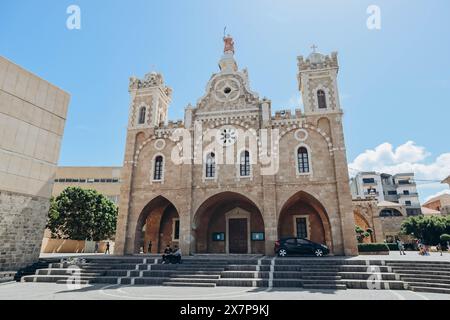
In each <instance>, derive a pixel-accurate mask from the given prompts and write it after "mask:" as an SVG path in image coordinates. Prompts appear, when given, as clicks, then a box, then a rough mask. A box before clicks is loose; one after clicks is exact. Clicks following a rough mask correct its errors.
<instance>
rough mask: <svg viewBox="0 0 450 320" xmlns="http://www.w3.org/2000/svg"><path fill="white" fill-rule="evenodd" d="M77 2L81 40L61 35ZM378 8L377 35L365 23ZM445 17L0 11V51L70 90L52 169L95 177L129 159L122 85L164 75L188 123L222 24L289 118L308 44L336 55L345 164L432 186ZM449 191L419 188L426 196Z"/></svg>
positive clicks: (62, 7) (328, 8)
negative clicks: (96, 171) (408, 173)
mask: <svg viewBox="0 0 450 320" xmlns="http://www.w3.org/2000/svg"><path fill="white" fill-rule="evenodd" d="M71 4H75V5H78V6H79V7H80V8H81V30H68V29H67V28H66V19H67V17H68V14H66V9H67V7H68V6H69V5H71ZM372 4H374V5H378V6H379V7H380V9H381V30H369V29H368V28H367V26H366V20H367V18H368V17H369V15H368V14H367V12H366V10H367V7H368V6H369V5H372ZM449 13H450V2H449V1H448V0H440V1H439V0H430V1H424V0H415V1H410V0H383V1H382V0H370V1H365V0H353V1H352V0H348V1H337V0H322V1H321V0H310V1H301V0H281V1H267V0H244V1H242V0H241V1H238V0H236V1H233V0H227V1H211V0H209V1H207V0H189V1H181V0H180V1H175V0H166V1H149V0H129V1H112V0H110V1H106V0H78V1H76V0H71V1H65V0H58V1H54V0H41V1H34V0H19V1H12V0H3V1H1V4H0V39H1V41H0V54H1V55H3V56H5V57H7V58H8V59H10V60H12V61H14V62H16V63H18V64H19V65H21V66H23V67H24V68H26V69H28V70H30V71H32V72H34V73H36V74H37V75H39V76H41V77H43V78H45V79H46V80H48V81H50V82H52V83H54V84H55V85H57V86H59V87H61V88H63V89H65V90H67V91H68V92H70V94H71V96H72V99H71V103H70V107H69V113H68V119H67V122H66V130H65V134H64V140H63V145H62V150H61V157H60V165H92V166H95V165H121V163H122V161H123V151H124V143H125V136H126V124H127V116H128V104H129V96H128V90H127V89H128V78H129V77H130V76H132V75H136V76H139V77H142V76H144V74H145V73H147V72H149V71H151V70H153V69H156V70H157V71H159V72H162V73H163V74H164V77H165V80H166V82H167V84H168V85H170V86H171V87H172V88H173V89H174V95H173V102H172V104H171V106H170V118H171V119H174V120H175V119H182V118H183V110H184V107H185V106H186V105H187V104H188V103H193V104H194V103H195V102H196V101H197V99H198V98H199V97H201V96H202V95H203V93H204V90H205V85H206V83H207V81H208V79H209V78H210V76H211V73H212V72H216V71H217V62H218V60H219V58H220V56H221V53H222V49H223V43H222V35H223V28H224V26H225V25H226V26H227V30H228V32H229V33H230V34H232V35H233V37H234V38H235V43H236V45H235V46H236V59H237V61H238V63H239V66H240V67H241V68H243V67H247V68H248V71H249V76H250V83H251V86H252V89H253V90H254V91H256V92H258V93H259V94H260V96H266V97H268V98H269V99H271V100H272V105H273V109H275V110H276V109H285V108H292V109H293V108H295V105H296V104H297V101H298V100H299V98H300V93H299V92H298V84H297V80H296V73H297V65H296V63H297V61H296V57H297V56H298V55H301V54H302V55H307V54H309V53H310V51H311V49H310V47H311V45H312V44H316V45H317V46H318V47H319V51H320V52H323V53H329V52H331V51H338V52H339V61H340V66H341V69H340V73H339V88H340V93H341V99H342V106H343V108H344V110H345V122H344V124H345V135H346V143H347V155H348V160H349V163H351V166H352V167H353V168H355V169H357V170H369V169H377V170H386V171H389V170H397V169H398V170H407V169H411V170H415V171H416V174H417V176H418V178H420V179H423V180H438V179H441V178H444V175H445V174H447V175H448V174H450V143H449V125H448V123H449V118H450V105H449V104H450V102H449V101H450V72H449V71H450V42H449V41H448V38H449V33H450V19H449ZM358 156H359V157H358ZM443 189H445V186H444V185H440V184H436V183H431V184H424V185H423V186H421V194H422V199H425V198H426V197H428V196H430V195H432V194H434V193H436V192H438V191H441V190H443ZM447 189H448V188H447Z"/></svg>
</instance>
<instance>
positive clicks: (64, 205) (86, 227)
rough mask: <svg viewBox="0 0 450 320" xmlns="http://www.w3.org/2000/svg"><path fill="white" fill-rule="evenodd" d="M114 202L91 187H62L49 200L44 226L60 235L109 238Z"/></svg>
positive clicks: (64, 236) (115, 213)
mask: <svg viewBox="0 0 450 320" xmlns="http://www.w3.org/2000/svg"><path fill="white" fill-rule="evenodd" d="M117 211H118V210H117V206H116V205H115V204H114V203H113V202H112V201H110V200H109V199H108V198H106V197H105V196H104V195H102V194H100V193H98V192H97V191H95V190H85V189H81V188H79V187H69V188H66V189H65V190H64V191H63V192H62V193H61V194H60V195H59V196H58V197H56V198H55V199H52V200H51V204H50V211H49V215H48V221H47V228H49V229H50V231H51V232H52V236H53V237H55V238H60V239H72V240H93V241H100V240H105V239H109V238H110V237H112V236H113V235H114V233H115V231H116V223H117Z"/></svg>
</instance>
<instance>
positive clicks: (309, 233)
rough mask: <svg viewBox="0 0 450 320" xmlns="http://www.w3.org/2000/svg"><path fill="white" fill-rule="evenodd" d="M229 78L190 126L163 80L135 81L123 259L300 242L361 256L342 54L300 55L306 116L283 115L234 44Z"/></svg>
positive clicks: (216, 78)
mask: <svg viewBox="0 0 450 320" xmlns="http://www.w3.org/2000/svg"><path fill="white" fill-rule="evenodd" d="M223 40H224V54H223V56H222V57H221V59H220V61H219V71H218V72H217V73H213V74H212V76H211V78H210V80H209V82H208V83H207V85H206V92H205V94H204V96H203V97H201V98H200V99H199V100H198V102H197V104H196V105H195V106H192V105H188V106H187V107H186V108H185V117H184V121H177V122H173V121H169V120H168V108H169V105H170V102H171V94H172V89H171V88H170V87H168V86H167V85H166V84H165V82H164V79H163V76H162V75H161V74H159V73H156V72H152V73H149V74H147V75H146V76H145V77H144V78H143V79H138V78H134V77H133V78H131V79H130V85H129V92H130V96H131V102H130V107H129V122H128V130H127V139H126V149H125V159H124V166H123V171H122V187H121V195H120V202H119V208H120V211H119V218H118V225H117V234H116V244H115V254H135V253H141V252H144V253H150V252H151V253H158V252H161V251H162V250H164V248H165V247H166V245H168V244H169V245H171V246H172V247H173V246H175V245H177V246H179V247H180V248H181V250H182V252H183V254H184V255H187V254H203V253H215V254H218V253H219V254H220V253H223V254H266V255H273V254H274V244H275V241H277V240H278V239H279V238H283V237H290V236H298V237H302V238H307V239H310V240H312V241H314V242H318V243H322V244H325V245H327V246H328V247H329V248H330V250H331V253H332V254H334V255H356V254H357V247H356V239H355V231H354V226H355V221H354V216H353V212H352V199H351V194H350V188H349V177H348V171H347V159H346V150H345V142H344V135H343V127H342V117H343V112H342V109H341V106H340V101H339V93H338V86H337V74H338V69H339V65H338V59H337V53H331V54H330V55H323V54H321V53H318V52H316V51H315V50H313V52H312V53H311V54H310V55H309V56H308V57H306V58H304V57H302V56H300V57H298V83H299V90H300V91H301V95H302V98H303V105H304V110H300V109H297V110H295V112H291V111H290V110H285V111H277V112H275V114H273V113H272V111H271V108H272V105H271V101H270V100H269V99H267V98H260V96H259V95H258V94H257V93H255V92H254V91H252V90H251V88H250V84H249V75H248V72H247V70H246V69H239V67H238V64H237V62H236V60H235V58H234V53H235V48H234V42H233V39H232V37H231V36H225V37H224V39H223Z"/></svg>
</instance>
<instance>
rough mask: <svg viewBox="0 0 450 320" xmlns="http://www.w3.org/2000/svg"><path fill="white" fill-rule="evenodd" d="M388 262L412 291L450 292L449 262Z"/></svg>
mask: <svg viewBox="0 0 450 320" xmlns="http://www.w3.org/2000/svg"><path fill="white" fill-rule="evenodd" d="M386 264H387V265H388V266H389V267H390V268H391V270H392V271H393V272H395V273H396V274H397V275H398V276H399V278H400V279H401V280H402V281H403V282H405V284H406V285H407V287H408V289H410V290H412V291H417V292H434V293H447V294H450V263H449V262H441V261H392V262H391V261H389V262H386Z"/></svg>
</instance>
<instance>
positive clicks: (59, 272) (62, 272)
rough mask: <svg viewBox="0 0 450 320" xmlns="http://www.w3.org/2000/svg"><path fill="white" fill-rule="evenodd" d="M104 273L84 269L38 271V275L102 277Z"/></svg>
mask: <svg viewBox="0 0 450 320" xmlns="http://www.w3.org/2000/svg"><path fill="white" fill-rule="evenodd" d="M103 274H104V272H91V271H89V270H83V269H79V270H76V269H64V268H63V269H53V268H51V269H48V268H46V269H38V270H36V275H84V276H101V275H103Z"/></svg>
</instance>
